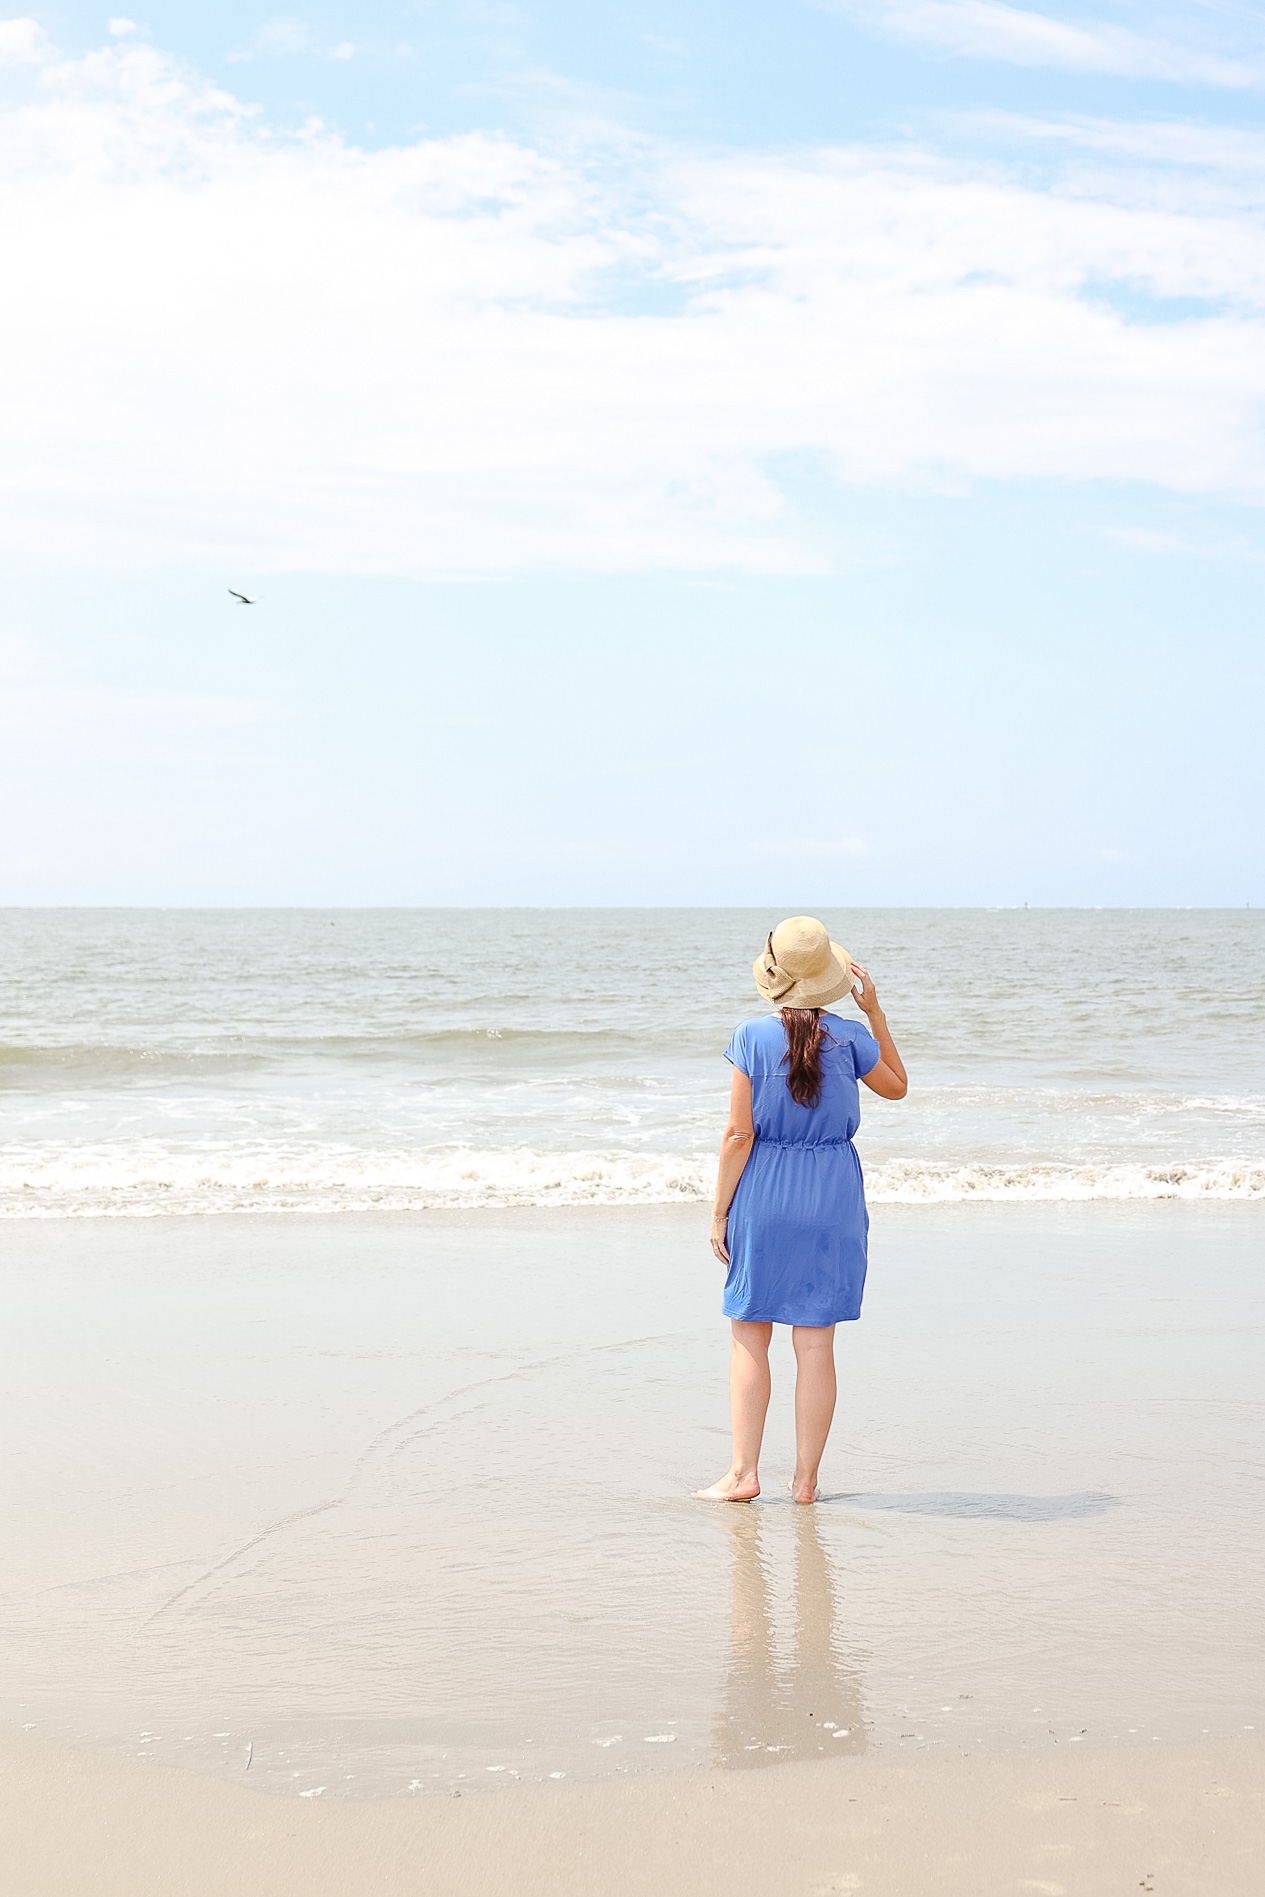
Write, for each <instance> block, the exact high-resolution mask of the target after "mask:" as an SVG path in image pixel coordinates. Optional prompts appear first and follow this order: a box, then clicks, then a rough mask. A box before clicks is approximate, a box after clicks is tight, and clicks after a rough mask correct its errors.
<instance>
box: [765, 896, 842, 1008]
mask: <svg viewBox="0 0 1265 1897" xmlns="http://www.w3.org/2000/svg"><path fill="white" fill-rule="evenodd" d="M751 972H752V973H753V974H754V976H755V985H756V987H757V988H758V989H759V991H760V993H761V994H762V995H763V996H764V999H765V1000H766V1001H771V1002H772V1003H773V1005H774V1006H775V1007H777V1008H824V1007H826V1006H828V1004H829V1003H830V1002H832V1001H838V1000H839V998H840V997H841V996H842V995H847V994H851V992H852V989H853V987H854V985H855V982H856V977H855V975H854V974H853V972H852V960H851V957H850V956H849V954H848V951H847V949H845V948H840V946H839V944H838V943H837V942H832V941H831V940H830V935H829V932H828V931H827V929H826V927H825V925H824V924H823V923H820V922H818V921H816V920H815V918H814V917H812V916H790V917H789V918H788V919H787V920H786V921H785V922H779V923H778V925H777V927H776V929H774V930H773V931H772V933H771V934H770V936H769V939H768V941H767V942H766V943H765V945H764V949H763V951H762V952H761V953H760V954H759V955H757V956H756V958H755V961H754V962H753V964H752V971H751Z"/></svg>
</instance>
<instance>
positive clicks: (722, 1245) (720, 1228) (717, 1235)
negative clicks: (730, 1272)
mask: <svg viewBox="0 0 1265 1897" xmlns="http://www.w3.org/2000/svg"><path fill="white" fill-rule="evenodd" d="M728 1230H729V1214H728V1212H714V1213H713V1214H712V1250H713V1251H714V1252H715V1254H716V1256H717V1258H719V1260H720V1262H721V1264H722V1265H727V1264H728V1263H729V1246H728V1244H727V1242H726V1235H727V1233H728Z"/></svg>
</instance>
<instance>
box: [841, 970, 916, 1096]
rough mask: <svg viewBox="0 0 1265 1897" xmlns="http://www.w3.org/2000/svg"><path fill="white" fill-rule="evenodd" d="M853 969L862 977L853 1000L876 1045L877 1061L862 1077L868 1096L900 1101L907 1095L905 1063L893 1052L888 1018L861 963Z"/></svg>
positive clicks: (854, 990)
mask: <svg viewBox="0 0 1265 1897" xmlns="http://www.w3.org/2000/svg"><path fill="white" fill-rule="evenodd" d="M852 966H853V969H854V970H855V971H856V973H857V974H858V975H859V976H860V977H861V992H860V994H858V993H857V991H856V989H855V988H854V989H853V990H852V999H853V1000H854V1001H855V1002H856V1004H857V1007H858V1008H860V1010H861V1012H862V1014H863V1015H864V1016H865V1018H866V1020H867V1021H868V1022H869V1024H870V1033H871V1034H872V1035H873V1036H874V1038H875V1040H876V1041H877V1042H878V1059H877V1060H876V1061H875V1063H874V1065H873V1067H871V1069H870V1071H869V1073H868V1074H862V1076H861V1078H862V1080H863V1081H864V1082H865V1084H866V1086H867V1087H868V1088H869V1089H870V1091H871V1093H876V1094H878V1096H879V1098H880V1099H881V1100H903V1099H904V1098H905V1095H906V1094H907V1093H908V1092H909V1075H908V1074H907V1073H906V1072H905V1063H904V1061H903V1060H902V1059H901V1057H900V1055H899V1054H898V1053H897V1052H896V1043H895V1041H894V1040H893V1039H892V1030H891V1029H890V1028H889V1027H888V1025H887V1016H886V1015H885V1014H884V1013H883V1010H882V1009H881V1008H880V1007H879V1005H878V996H877V995H876V994H875V992H874V983H873V982H872V981H871V980H870V977H869V975H868V974H867V973H866V971H865V970H864V969H863V968H862V966H861V964H860V962H853V964H852Z"/></svg>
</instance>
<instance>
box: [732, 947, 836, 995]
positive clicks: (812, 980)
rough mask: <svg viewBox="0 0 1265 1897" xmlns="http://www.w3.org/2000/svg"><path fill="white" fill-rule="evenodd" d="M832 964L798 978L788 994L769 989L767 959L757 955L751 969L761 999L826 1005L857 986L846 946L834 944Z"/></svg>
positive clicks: (831, 954)
mask: <svg viewBox="0 0 1265 1897" xmlns="http://www.w3.org/2000/svg"><path fill="white" fill-rule="evenodd" d="M830 960H831V967H829V968H823V969H822V971H821V973H820V975H807V976H805V977H804V979H803V980H802V981H797V982H794V983H793V984H792V985H791V987H789V988H788V989H787V990H786V992H785V994H781V995H772V994H770V993H769V990H768V987H767V985H766V984H767V982H768V976H767V974H766V972H765V968H764V963H763V960H762V959H761V958H760V957H759V956H757V957H756V959H755V961H754V962H753V963H752V964H751V973H752V974H753V975H754V976H755V985H756V990H757V992H758V994H759V995H760V997H761V999H762V1000H764V1001H767V1002H770V1003H771V1004H772V1006H773V1007H775V1008H826V1007H829V1005H830V1003H831V1002H832V1001H839V1000H841V999H842V998H843V996H844V995H850V994H851V993H852V990H853V989H854V988H855V986H856V976H855V975H854V974H853V972H852V959H851V957H850V956H849V954H848V951H847V949H846V948H843V947H842V946H841V945H840V944H839V943H838V942H832V943H831V944H830Z"/></svg>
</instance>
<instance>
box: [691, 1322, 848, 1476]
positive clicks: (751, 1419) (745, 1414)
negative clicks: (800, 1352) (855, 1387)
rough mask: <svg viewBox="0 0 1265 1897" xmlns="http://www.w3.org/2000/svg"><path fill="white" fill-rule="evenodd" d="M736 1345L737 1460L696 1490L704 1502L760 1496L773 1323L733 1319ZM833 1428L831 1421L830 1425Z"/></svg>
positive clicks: (732, 1377)
mask: <svg viewBox="0 0 1265 1897" xmlns="http://www.w3.org/2000/svg"><path fill="white" fill-rule="evenodd" d="M729 1323H730V1328H731V1330H732V1331H733V1345H732V1348H731V1350H730V1354H729V1411H730V1415H731V1416H732V1418H733V1431H734V1459H733V1461H732V1463H731V1464H730V1465H729V1473H728V1474H727V1475H722V1476H721V1478H720V1481H719V1482H713V1483H712V1486H711V1487H710V1489H695V1491H694V1493H695V1495H697V1496H698V1498H699V1499H700V1501H704V1502H750V1501H753V1500H754V1499H755V1497H756V1496H757V1495H758V1494H759V1493H760V1444H761V1442H762V1441H763V1440H764V1418H765V1416H766V1414H767V1412H768V1407H769V1339H770V1338H771V1337H772V1335H773V1326H772V1325H771V1324H747V1323H744V1322H743V1320H742V1319H741V1318H738V1317H734V1318H730V1320H729ZM826 1427H827V1428H829V1427H830V1425H829V1422H827V1425H826Z"/></svg>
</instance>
